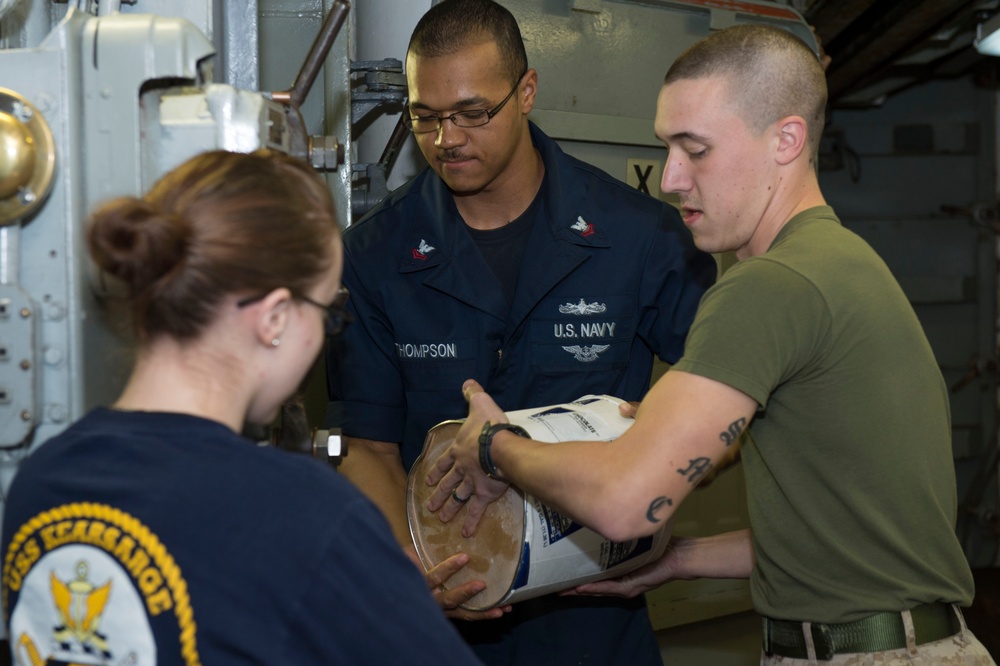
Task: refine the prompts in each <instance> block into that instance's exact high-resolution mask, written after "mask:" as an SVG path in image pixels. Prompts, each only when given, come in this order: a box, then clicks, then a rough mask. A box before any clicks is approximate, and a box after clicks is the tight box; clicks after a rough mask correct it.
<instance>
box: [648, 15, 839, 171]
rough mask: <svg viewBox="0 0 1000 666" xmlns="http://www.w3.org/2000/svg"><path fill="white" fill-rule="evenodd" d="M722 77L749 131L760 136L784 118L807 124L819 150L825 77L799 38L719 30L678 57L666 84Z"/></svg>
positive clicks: (766, 29)
mask: <svg viewBox="0 0 1000 666" xmlns="http://www.w3.org/2000/svg"><path fill="white" fill-rule="evenodd" d="M713 76H721V77H725V79H726V80H727V82H728V83H727V86H728V90H727V92H728V93H729V97H730V99H731V100H732V101H733V103H735V104H736V106H737V108H738V109H739V114H740V117H741V118H742V119H743V122H744V123H746V125H747V128H749V129H750V131H751V132H754V133H756V134H758V135H759V134H760V133H761V132H763V131H764V130H765V129H767V127H769V126H770V125H771V124H772V123H774V122H776V121H778V120H780V119H781V118H784V117H786V116H801V117H802V118H803V119H804V120H805V121H806V128H807V142H808V147H809V150H810V155H811V156H815V155H816V153H817V151H818V150H819V140H820V136H821V135H822V133H823V124H824V117H825V114H826V100H827V92H826V73H825V72H824V70H823V65H822V64H821V63H820V60H819V57H818V56H817V55H816V53H814V52H813V50H812V49H810V48H809V47H808V46H807V45H806V43H805V42H803V41H802V40H801V39H799V38H798V37H796V36H795V35H793V34H792V33H790V32H788V31H787V30H783V29H781V28H775V27H771V26H765V25H751V24H745V25H737V26H733V27H731V28H726V29H725V30H720V31H718V32H716V33H713V34H711V35H709V36H708V37H706V38H705V39H702V40H701V41H699V42H697V43H695V44H694V45H693V46H691V47H690V48H688V49H687V50H686V51H685V52H684V53H682V54H681V55H680V56H679V57H678V58H677V60H676V61H674V64H673V65H671V66H670V69H669V71H667V76H666V78H665V79H664V81H663V83H664V85H668V84H671V83H674V82H676V81H680V80H683V79H701V78H706V77H713Z"/></svg>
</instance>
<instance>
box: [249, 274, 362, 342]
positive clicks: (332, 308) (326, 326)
mask: <svg viewBox="0 0 1000 666" xmlns="http://www.w3.org/2000/svg"><path fill="white" fill-rule="evenodd" d="M350 295H351V292H349V291H348V290H347V287H344V286H341V287H340V289H338V290H337V296H336V297H335V298H334V299H333V302H332V303H330V304H329V305H323V304H322V303H320V302H319V301H314V300H313V299H311V298H309V297H308V296H302V295H293V296H292V298H294V299H296V300H299V301H302V302H303V303H308V304H309V305H315V306H316V307H318V308H320V309H321V310H323V311H324V312H325V313H326V315H325V316H324V317H323V332H324V333H326V336H327V337H328V338H332V337H335V336H337V335H340V334H341V333H343V332H344V329H345V328H347V325H348V324H350V323H351V322H352V321H354V317H353V316H352V315H351V313H350V312H348V311H347V308H346V306H347V299H348V298H349V297H350ZM266 296H267V294H260V295H259V296H250V297H248V298H244V299H243V300H240V301H236V307H238V308H243V307H246V306H248V305H250V304H251V303H256V302H257V301H259V300H262V299H263V298H265V297H266Z"/></svg>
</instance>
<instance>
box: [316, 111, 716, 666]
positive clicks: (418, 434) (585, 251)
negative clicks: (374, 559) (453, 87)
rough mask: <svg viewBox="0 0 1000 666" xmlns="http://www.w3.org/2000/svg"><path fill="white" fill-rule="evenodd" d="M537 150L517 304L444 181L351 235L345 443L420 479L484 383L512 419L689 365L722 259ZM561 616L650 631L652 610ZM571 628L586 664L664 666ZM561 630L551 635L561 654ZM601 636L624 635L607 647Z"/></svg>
mask: <svg viewBox="0 0 1000 666" xmlns="http://www.w3.org/2000/svg"><path fill="white" fill-rule="evenodd" d="M531 137H532V141H533V142H534V145H535V147H536V148H537V149H538V151H539V153H540V154H541V157H542V160H543V162H544V164H545V178H544V181H543V183H542V187H541V189H540V191H539V193H538V195H537V196H538V200H536V210H537V213H536V219H535V222H534V225H533V227H532V229H531V232H530V235H529V237H528V242H527V246H526V249H525V252H524V257H523V260H522V262H521V266H520V273H519V275H518V281H517V287H516V290H515V293H514V298H513V302H508V301H507V299H506V297H505V296H504V293H503V289H502V287H501V284H500V282H499V280H498V278H497V277H496V276H495V275H494V273H493V272H492V271H491V269H490V268H489V266H488V265H487V263H486V261H485V260H484V259H483V257H482V255H481V253H480V251H479V248H478V247H477V245H476V244H475V242H474V241H473V239H472V238H471V236H470V234H469V232H468V231H467V227H466V225H465V223H464V221H463V220H462V218H461V216H460V215H459V213H458V210H457V208H456V206H455V203H454V200H453V197H452V195H451V194H450V192H449V190H448V188H447V186H446V185H445V184H444V182H443V181H442V180H441V179H440V178H439V177H438V176H437V175H436V174H435V173H434V172H433V171H432V170H430V169H427V170H425V171H424V172H422V173H421V174H419V175H418V176H416V177H415V178H413V179H412V180H411V181H410V182H408V183H407V184H405V185H404V186H402V187H400V188H399V189H397V190H396V191H394V192H393V193H392V194H391V195H390V196H389V197H387V198H386V199H385V200H384V201H383V202H382V203H380V204H379V205H378V206H377V207H376V208H374V209H373V210H372V211H371V212H370V213H369V214H368V215H366V216H365V217H364V218H363V219H361V220H360V221H359V222H357V223H356V224H354V225H352V226H351V227H349V228H348V229H347V231H346V232H345V234H344V246H345V260H344V277H343V282H344V284H345V285H346V286H347V287H348V288H349V289H350V292H351V298H350V301H349V304H350V307H351V309H352V311H353V313H354V315H355V317H356V321H355V322H354V323H353V324H352V325H351V326H349V327H348V328H347V329H346V331H345V333H344V336H343V339H342V340H341V342H340V347H341V349H342V353H337V354H330V355H328V358H329V359H330V364H329V366H328V368H329V372H328V381H329V383H330V392H331V398H332V400H333V405H332V407H333V408H334V409H332V410H331V413H334V414H337V413H339V414H340V415H341V417H340V418H341V419H342V420H341V426H342V431H343V433H344V434H345V435H348V436H351V437H360V438H365V439H372V440H377V441H384V442H400V443H401V447H402V450H401V454H402V460H403V465H404V467H406V469H407V470H408V469H409V468H410V466H412V464H413V462H414V460H415V459H416V458H417V456H418V455H419V454H420V453H421V450H422V448H423V445H424V439H425V436H426V435H427V431H428V430H429V429H430V428H431V427H433V426H434V425H436V424H438V423H440V422H442V421H445V420H448V419H456V418H463V417H465V415H466V414H467V412H468V410H467V406H466V404H465V400H464V399H463V397H462V392H461V387H462V382H464V381H465V380H466V379H469V378H472V379H475V380H476V381H478V382H479V383H480V384H482V385H483V387H484V388H485V389H486V391H487V392H488V393H489V394H490V395H491V396H492V397H493V399H494V400H496V402H497V404H498V405H499V406H500V407H501V408H502V409H504V410H506V411H511V410H516V409H524V408H529V407H537V406H542V405H549V404H556V403H561V402H567V401H571V400H575V399H576V398H579V397H580V396H582V395H586V394H590V393H594V394H609V395H613V396H616V397H619V398H623V399H625V400H639V399H641V398H642V396H643V395H644V394H645V392H646V390H647V389H648V388H649V381H650V373H651V370H652V364H653V356H654V354H655V355H658V356H659V357H660V358H662V359H663V360H665V361H667V362H675V361H676V360H677V359H679V358H680V357H681V355H682V354H683V351H684V339H685V336H686V335H687V331H688V327H689V326H690V324H691V321H692V319H693V318H694V314H695V310H696V309H697V306H698V302H699V300H700V299H701V296H702V294H703V293H704V292H705V290H706V289H708V287H709V286H711V284H712V283H713V282H714V280H715V273H716V270H715V262H714V260H713V259H712V257H711V256H710V255H707V254H705V253H702V252H700V251H698V250H697V249H696V248H695V247H694V244H693V242H692V239H691V234H690V232H689V231H688V230H687V229H686V228H685V227H684V224H683V222H682V221H681V219H680V216H679V214H678V213H677V211H676V210H675V209H674V208H672V207H671V206H668V205H666V204H665V203H662V202H660V201H658V200H656V199H653V198H651V197H649V196H646V195H644V194H641V193H639V192H638V191H636V190H635V189H633V188H631V187H628V186H627V185H625V184H624V183H622V182H620V181H617V180H615V179H613V178H611V177H610V176H608V175H607V174H605V173H604V172H602V171H600V170H599V169H596V168H594V167H592V166H590V165H588V164H585V163H584V162H581V161H580V160H577V159H575V158H573V157H571V156H569V155H566V154H565V153H564V152H563V151H562V150H561V149H560V148H559V147H558V146H557V145H556V143H555V142H554V141H552V140H551V139H550V138H548V137H547V136H545V134H544V133H542V132H541V131H540V130H539V129H538V128H537V127H535V126H534V125H531ZM348 455H349V454H348ZM554 603H558V604H559V605H560V607H561V608H562V607H563V606H571V607H574V608H579V609H584V608H585V607H586V608H591V609H593V608H598V607H599V608H600V609H602V610H604V609H606V610H610V609H611V607H614V609H615V610H616V611H617V610H619V609H622V608H629V609H630V612H631V611H635V609H639V610H640V611H641V612H642V614H643V616H645V609H644V606H643V605H642V599H641V598H640V599H639V600H631V601H625V600H615V601H613V602H611V601H608V600H605V599H596V598H595V599H578V598H559V599H558V602H554ZM525 604H530V602H525V603H524V604H518V605H516V606H515V611H517V606H523V605H525ZM515 615H516V613H515ZM546 615H549V614H548V613H546ZM560 617H565V618H566V619H567V620H569V622H568V623H567V626H566V627H565V631H566V632H568V633H567V637H566V640H567V641H570V642H571V643H572V644H573V645H574V646H579V645H580V644H585V643H588V641H591V640H594V641H597V642H598V644H595V645H593V646H589V647H588V646H583V647H579V649H580V650H582V652H581V654H580V658H583V659H586V660H587V661H585V662H584V663H601V664H611V663H619V661H620V663H647V660H651V659H655V663H659V659H660V658H659V653H658V651H656V652H655V654H654V655H652V657H650V656H649V655H648V654H647V652H648V651H646V650H645V648H644V653H643V654H642V656H641V657H638V655H635V654H634V653H633V652H632V651H631V650H632V649H633V647H636V646H632V647H629V646H623V645H621V641H622V640H624V639H625V637H624V636H623V635H622V634H621V631H622V630H620V629H616V628H614V627H612V626H607V625H608V624H609V623H610V624H612V625H613V624H614V623H615V620H610V619H608V618H604V619H600V615H599V614H598V615H594V617H595V618H597V619H595V620H593V624H591V622H590V621H588V620H586V619H585V618H584V617H571V614H570V613H567V612H563V613H561V614H560ZM630 621H631V620H630ZM553 622H554V620H553V619H552V618H548V619H547V620H546V626H545V628H544V629H540V631H542V632H543V633H545V635H546V638H545V639H544V642H545V643H546V644H549V643H551V644H552V645H556V644H558V643H559V642H560V638H559V637H558V634H559V632H560V630H559V629H558V628H557V627H556V626H555V625H554V624H553ZM644 622H645V626H646V627H647V629H645V631H646V632H648V633H649V636H650V640H647V641H646V644H647V645H648V644H649V642H650V641H651V642H652V648H653V649H654V650H655V648H656V645H655V640H651V639H652V633H651V632H649V631H648V626H649V622H648V619H644ZM459 624H465V625H472V624H475V625H477V626H476V627H475V628H472V627H468V628H467V629H468V630H469V631H474V632H479V633H487V634H488V633H490V632H492V631H494V629H491V628H490V625H492V627H496V628H498V629H497V630H499V631H501V632H503V631H505V630H502V629H499V628H501V627H503V626H505V625H517V624H519V621H518V620H517V619H516V618H511V616H509V615H508V616H507V617H505V618H504V619H503V620H500V621H493V622H478V623H459ZM555 624H561V623H559V622H556V623H555ZM624 633H625V634H628V633H629V630H627V629H625V630H624ZM602 635H608V636H609V638H608V640H607V643H608V644H607V645H605V646H601V645H599V643H600V641H601V636H602ZM508 639H509V637H508ZM471 640H472V642H473V643H474V647H475V643H476V642H477V639H474V638H473V639H471ZM485 640H486V643H488V644H490V645H493V647H494V648H496V650H498V651H499V652H502V653H503V656H502V657H500V658H498V659H495V660H494V659H492V658H491V656H490V654H489V653H486V652H482V651H481V652H480V656H482V657H483V658H484V659H485V660H486V661H487V663H490V662H491V661H492V662H494V663H508V659H511V658H516V659H517V660H518V663H578V661H576V660H574V658H573V657H572V656H571V655H570V654H566V653H565V652H553V653H552V654H551V655H548V656H547V657H546V656H545V655H544V654H543V653H539V652H538V647H539V646H538V645H537V644H536V645H534V646H533V647H531V648H528V649H529V650H530V653H525V652H523V651H522V650H523V649H524V648H523V647H521V648H511V647H509V646H504V647H502V648H501V647H499V645H498V644H495V643H496V641H497V640H500V644H505V643H506V640H502V639H497V638H495V637H493V638H487V639H485ZM491 649H492V648H491ZM555 649H558V650H562V649H563V647H559V648H555ZM566 649H571V650H572V649H577V648H576V647H571V648H566ZM511 650H514V651H513V652H512V651H511ZM499 652H498V654H499ZM630 655H632V656H634V657H638V658H639V661H635V660H633V661H628V660H627V659H626V657H629V656H630ZM591 660H592V661H591ZM649 663H653V662H652V661H649Z"/></svg>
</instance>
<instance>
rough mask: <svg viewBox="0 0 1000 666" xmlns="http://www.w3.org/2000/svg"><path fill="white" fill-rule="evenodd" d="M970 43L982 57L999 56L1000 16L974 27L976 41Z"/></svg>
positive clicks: (997, 15)
mask: <svg viewBox="0 0 1000 666" xmlns="http://www.w3.org/2000/svg"><path fill="white" fill-rule="evenodd" d="M972 43H973V44H974V45H975V47H976V50H977V51H979V52H980V53H982V54H983V55H991V56H1000V14H996V15H994V16H992V17H991V18H990V19H989V20H988V21H984V22H983V23H980V24H979V25H977V26H976V39H975V40H974V41H973V42H972Z"/></svg>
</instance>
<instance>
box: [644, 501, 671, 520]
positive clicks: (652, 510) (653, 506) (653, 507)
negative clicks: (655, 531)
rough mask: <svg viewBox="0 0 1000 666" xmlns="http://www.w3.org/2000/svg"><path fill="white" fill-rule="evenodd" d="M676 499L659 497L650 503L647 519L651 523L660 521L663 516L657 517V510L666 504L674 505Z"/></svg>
mask: <svg viewBox="0 0 1000 666" xmlns="http://www.w3.org/2000/svg"><path fill="white" fill-rule="evenodd" d="M673 505H674V501H673V500H672V499H670V498H669V497H657V498H656V499H655V500H653V501H652V502H650V503H649V508H648V509H646V520H648V521H649V522H651V523H658V522H660V521H661V520H662V518H657V517H656V512H657V511H659V510H660V509H662V508H663V507H664V506H673Z"/></svg>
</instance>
